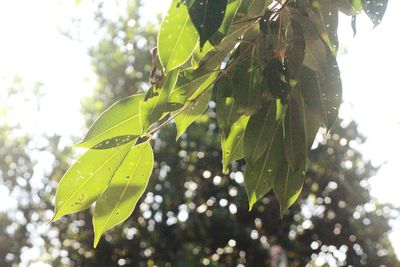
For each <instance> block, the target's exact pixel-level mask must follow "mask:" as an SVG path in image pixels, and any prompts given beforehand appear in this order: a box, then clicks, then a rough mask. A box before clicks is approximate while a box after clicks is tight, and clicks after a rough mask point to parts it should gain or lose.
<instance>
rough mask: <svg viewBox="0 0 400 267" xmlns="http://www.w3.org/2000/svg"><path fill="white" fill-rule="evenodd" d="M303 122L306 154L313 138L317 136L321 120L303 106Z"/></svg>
mask: <svg viewBox="0 0 400 267" xmlns="http://www.w3.org/2000/svg"><path fill="white" fill-rule="evenodd" d="M305 120H306V125H305V127H306V132H307V153H309V151H310V150H311V147H312V145H313V143H314V139H315V136H316V135H317V133H318V130H319V128H321V120H320V119H319V118H318V116H317V115H316V114H314V113H313V112H312V111H311V109H310V108H308V107H307V106H305Z"/></svg>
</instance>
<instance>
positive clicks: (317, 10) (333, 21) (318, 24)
mask: <svg viewBox="0 0 400 267" xmlns="http://www.w3.org/2000/svg"><path fill="white" fill-rule="evenodd" d="M312 7H313V9H312V11H311V9H310V10H309V14H308V17H309V18H310V20H311V21H312V22H313V23H314V27H313V28H315V29H317V31H318V33H319V37H320V38H321V39H322V40H323V41H324V42H325V44H326V45H327V46H328V47H329V48H330V50H331V52H332V53H333V54H335V55H336V53H337V50H338V48H339V42H338V35H337V29H338V22H339V14H338V11H337V10H336V9H335V6H334V4H333V1H331V0H315V1H313V3H312Z"/></svg>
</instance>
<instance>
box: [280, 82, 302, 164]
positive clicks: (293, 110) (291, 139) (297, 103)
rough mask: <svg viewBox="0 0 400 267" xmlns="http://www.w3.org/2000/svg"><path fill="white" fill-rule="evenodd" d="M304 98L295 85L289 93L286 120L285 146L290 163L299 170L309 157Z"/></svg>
mask: <svg viewBox="0 0 400 267" xmlns="http://www.w3.org/2000/svg"><path fill="white" fill-rule="evenodd" d="M305 119H306V118H305V108H304V100H303V96H302V95H301V92H300V89H299V88H298V87H295V88H293V89H292V92H291V93H290V95H289V99H288V104H287V108H286V113H285V120H284V137H285V138H284V147H285V155H286V159H287V161H288V164H289V166H290V168H292V170H294V171H297V170H298V169H299V168H300V167H301V166H302V165H303V163H304V162H305V161H306V157H307V132H306V120H305Z"/></svg>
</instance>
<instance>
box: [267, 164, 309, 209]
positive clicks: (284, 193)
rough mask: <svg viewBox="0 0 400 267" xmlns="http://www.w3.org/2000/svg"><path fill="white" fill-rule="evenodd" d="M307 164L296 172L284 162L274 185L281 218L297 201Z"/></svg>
mask: <svg viewBox="0 0 400 267" xmlns="http://www.w3.org/2000/svg"><path fill="white" fill-rule="evenodd" d="M304 177H305V164H304V165H303V166H302V167H301V168H299V169H298V170H297V171H296V172H294V171H293V170H292V168H290V167H289V164H288V163H287V162H286V161H282V162H281V164H280V167H279V171H278V174H277V177H276V179H275V184H274V192H275V195H276V197H277V199H278V201H279V206H280V211H281V217H283V214H284V213H285V212H286V211H287V210H288V209H289V208H290V206H291V205H292V204H293V203H294V202H295V201H296V200H297V198H298V197H299V195H300V193H301V189H302V188H303V183H304Z"/></svg>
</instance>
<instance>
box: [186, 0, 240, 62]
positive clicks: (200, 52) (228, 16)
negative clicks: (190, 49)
mask: <svg viewBox="0 0 400 267" xmlns="http://www.w3.org/2000/svg"><path fill="white" fill-rule="evenodd" d="M241 2H242V0H229V1H228V4H227V6H226V12H225V16H224V20H223V21H222V24H221V26H220V27H219V29H218V31H217V32H215V33H214V34H213V36H212V37H211V38H210V40H209V42H206V43H205V44H204V46H203V47H202V48H200V46H198V47H197V48H196V50H195V52H194V54H193V59H192V62H193V65H194V66H198V63H199V59H202V58H203V57H204V56H205V55H206V54H207V53H208V52H210V51H211V50H213V49H214V47H215V46H218V45H219V44H220V43H221V41H222V40H223V39H224V38H225V36H226V35H227V33H228V31H229V29H230V27H231V24H232V22H233V20H234V18H235V15H236V12H237V11H238V9H239V6H240V4H241Z"/></svg>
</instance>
